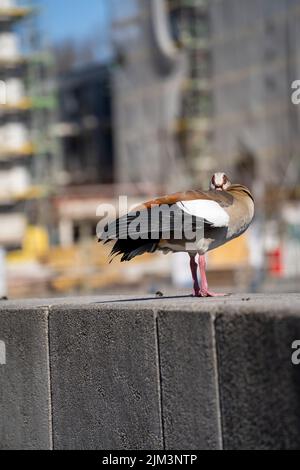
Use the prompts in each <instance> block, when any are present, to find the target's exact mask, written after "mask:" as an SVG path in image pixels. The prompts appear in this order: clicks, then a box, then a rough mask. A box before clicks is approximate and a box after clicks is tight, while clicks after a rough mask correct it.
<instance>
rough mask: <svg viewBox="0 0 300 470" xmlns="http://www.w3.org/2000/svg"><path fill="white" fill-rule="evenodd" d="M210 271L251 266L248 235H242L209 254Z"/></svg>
mask: <svg viewBox="0 0 300 470" xmlns="http://www.w3.org/2000/svg"><path fill="white" fill-rule="evenodd" d="M208 262H209V269H220V270H222V269H233V268H236V267H241V266H248V265H249V245H248V241H247V235H242V236H241V237H239V238H236V239H235V240H232V241H231V242H229V243H226V245H223V246H221V247H219V248H217V249H216V250H213V251H211V252H209V253H208Z"/></svg>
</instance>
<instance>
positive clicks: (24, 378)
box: [0, 308, 52, 450]
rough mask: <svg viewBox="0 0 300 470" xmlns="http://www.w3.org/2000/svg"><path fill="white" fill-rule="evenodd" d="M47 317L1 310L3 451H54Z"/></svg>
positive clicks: (0, 429)
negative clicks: (3, 358) (3, 345)
mask: <svg viewBox="0 0 300 470" xmlns="http://www.w3.org/2000/svg"><path fill="white" fill-rule="evenodd" d="M47 316H48V312H47V309H31V310H26V309H23V310H14V309H8V308H1V309H0V340H1V341H3V342H4V344H5V349H6V364H4V365H0V449H2V450H3V449H5V450H10V449H20V450H23V449H25V450H28V449H50V448H51V436H52V433H51V422H50V400H49V395H50V393H49V368H48V334H47ZM2 344H3V343H2Z"/></svg>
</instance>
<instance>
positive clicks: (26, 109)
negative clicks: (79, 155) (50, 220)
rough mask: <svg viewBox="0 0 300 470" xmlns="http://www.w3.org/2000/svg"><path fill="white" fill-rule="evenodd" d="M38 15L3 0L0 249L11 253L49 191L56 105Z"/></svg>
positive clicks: (0, 5)
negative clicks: (1, 247) (43, 50)
mask: <svg viewBox="0 0 300 470" xmlns="http://www.w3.org/2000/svg"><path fill="white" fill-rule="evenodd" d="M37 13H38V12H37V10H36V8H35V7H34V4H33V2H27V5H25V6H19V5H18V4H17V3H16V1H14V0H0V82H1V84H2V93H1V98H2V99H1V101H0V223H1V227H4V226H5V230H1V232H3V233H2V234H0V245H2V246H4V247H5V248H6V249H8V250H11V249H15V248H21V247H22V244H23V241H24V238H25V237H26V231H27V230H28V228H29V226H30V225H40V223H41V216H40V215H41V214H43V213H44V211H43V210H42V205H43V203H42V200H43V198H44V196H45V195H46V194H47V192H48V191H49V187H50V181H49V175H51V171H49V170H50V168H51V167H52V163H50V162H51V152H52V151H53V147H52V142H51V139H50V138H49V135H50V124H51V122H52V121H53V115H54V112H55V107H56V103H55V99H54V87H53V86H49V80H48V78H47V77H48V74H49V69H51V67H52V68H53V65H52V63H51V60H50V58H49V55H47V54H46V53H44V52H40V45H41V41H40V38H39V35H38V24H37ZM45 87H46V88H45ZM33 206H34V210H33ZM33 214H34V215H33Z"/></svg>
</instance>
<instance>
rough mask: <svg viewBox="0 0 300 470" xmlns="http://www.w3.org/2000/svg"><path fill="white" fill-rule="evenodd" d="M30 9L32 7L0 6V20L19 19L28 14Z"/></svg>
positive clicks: (30, 11)
mask: <svg viewBox="0 0 300 470" xmlns="http://www.w3.org/2000/svg"><path fill="white" fill-rule="evenodd" d="M32 11H33V10H32V8H29V7H10V8H1V7H0V22H4V21H14V20H20V19H22V18H25V17H26V16H28V15H30V13H32Z"/></svg>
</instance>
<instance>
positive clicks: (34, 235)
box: [7, 225, 49, 264]
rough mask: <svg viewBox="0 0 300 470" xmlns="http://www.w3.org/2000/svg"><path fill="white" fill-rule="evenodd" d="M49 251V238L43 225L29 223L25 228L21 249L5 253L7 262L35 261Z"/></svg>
mask: <svg viewBox="0 0 300 470" xmlns="http://www.w3.org/2000/svg"><path fill="white" fill-rule="evenodd" d="M48 252H49V238H48V233H47V230H46V229H45V228H44V227H39V226H34V225H29V226H28V227H27V229H26V233H25V237H24V241H23V247H22V250H18V251H12V252H10V253H9V254H8V255H7V261H8V263H14V264H15V263H24V262H26V261H35V260H38V259H41V258H43V257H45V256H46V254H47V253H48Z"/></svg>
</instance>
